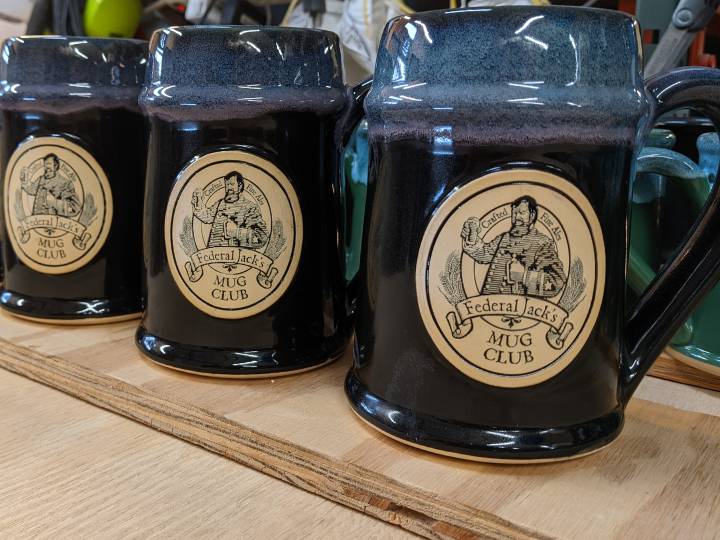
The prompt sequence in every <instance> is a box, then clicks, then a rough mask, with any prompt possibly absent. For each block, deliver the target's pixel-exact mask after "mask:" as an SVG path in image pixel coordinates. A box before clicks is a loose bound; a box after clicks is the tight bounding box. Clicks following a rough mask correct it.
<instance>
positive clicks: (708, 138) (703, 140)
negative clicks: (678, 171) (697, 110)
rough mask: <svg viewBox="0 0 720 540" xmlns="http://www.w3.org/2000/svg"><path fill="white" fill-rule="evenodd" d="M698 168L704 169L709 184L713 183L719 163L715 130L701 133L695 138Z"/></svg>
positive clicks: (718, 149)
mask: <svg viewBox="0 0 720 540" xmlns="http://www.w3.org/2000/svg"><path fill="white" fill-rule="evenodd" d="M697 149H698V153H699V154H700V168H701V169H702V170H703V171H705V174H707V176H708V179H709V180H710V183H711V184H714V183H715V177H716V176H717V172H718V163H720V139H718V134H717V133H716V132H711V133H703V134H702V135H700V136H699V137H698V139H697Z"/></svg>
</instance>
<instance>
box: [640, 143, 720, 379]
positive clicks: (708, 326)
mask: <svg viewBox="0 0 720 540" xmlns="http://www.w3.org/2000/svg"><path fill="white" fill-rule="evenodd" d="M661 131H663V132H667V130H653V134H652V135H651V137H650V140H649V142H650V143H653V144H663V145H664V146H665V147H664V148H658V147H654V146H648V147H646V148H645V149H644V150H643V151H642V152H641V154H640V157H639V158H638V161H637V173H638V175H637V178H636V181H635V184H634V186H633V210H632V222H631V231H630V233H631V248H630V255H629V261H628V285H629V287H630V289H631V290H632V291H633V292H634V293H637V294H639V293H641V292H642V291H643V290H645V288H646V287H647V286H648V285H649V284H650V282H651V281H652V280H653V279H654V277H655V270H656V269H657V268H659V267H660V266H661V265H662V264H663V262H664V256H663V255H664V254H663V253H662V249H661V246H662V243H663V242H662V235H663V229H662V226H661V227H658V226H657V224H656V223H657V211H658V209H665V210H672V212H673V215H677V213H681V214H683V215H685V216H686V217H687V218H690V219H694V218H696V217H697V216H698V215H699V213H700V211H701V209H702V207H703V205H704V204H705V200H706V199H707V197H708V195H709V194H710V191H711V189H712V180H713V179H714V177H715V175H716V171H717V165H718V156H720V144H719V143H718V136H717V134H715V133H708V134H705V135H701V136H700V137H699V138H698V151H699V153H700V157H701V163H702V165H698V164H696V163H695V162H693V161H692V160H691V159H689V158H688V157H686V156H684V155H683V154H680V153H678V152H674V151H673V150H670V149H669V148H668V146H667V145H668V143H669V142H670V141H671V140H673V137H669V136H668V135H667V133H659V132H661ZM668 188H674V189H668ZM670 192H672V196H670V195H669V193H670ZM666 226H667V225H666ZM718 319H720V287H715V288H714V289H713V290H712V291H711V292H710V293H709V294H708V296H707V297H706V298H705V299H704V300H703V301H702V302H701V303H700V305H699V306H698V307H697V308H696V309H695V311H694V312H693V314H692V316H691V317H690V318H689V319H688V320H687V321H686V322H685V324H684V325H683V326H682V327H681V328H680V330H678V332H677V333H676V334H675V336H674V337H673V339H672V341H671V344H670V346H669V347H668V349H667V352H668V353H669V354H670V355H671V356H673V357H674V358H676V359H678V360H680V361H682V362H685V363H687V364H690V365H692V366H693V367H695V368H698V369H702V370H704V371H708V372H711V373H714V374H717V375H720V332H718V330H717V322H716V321H718Z"/></svg>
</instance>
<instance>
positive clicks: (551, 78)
mask: <svg viewBox="0 0 720 540" xmlns="http://www.w3.org/2000/svg"><path fill="white" fill-rule="evenodd" d="M639 36H640V33H639V28H638V26H637V23H636V22H635V21H634V19H632V18H631V17H629V16H627V15H624V14H621V13H618V12H611V11H605V10H590V9H579V8H564V7H551V8H512V7H505V8H494V9H467V10H453V11H437V12H427V13H421V14H417V15H413V16H406V17H400V18H397V19H394V20H393V21H391V22H390V23H388V25H387V26H386V28H385V33H384V36H383V39H382V42H381V45H380V51H379V54H378V61H377V65H376V69H375V76H374V80H373V85H372V89H371V91H370V93H369V94H368V98H367V102H366V110H367V115H368V129H369V131H368V133H369V142H370V148H371V156H370V164H371V165H370V174H369V196H368V208H369V210H368V218H367V221H366V228H367V231H366V234H365V237H364V239H365V245H364V248H365V249H364V259H363V262H362V264H361V270H360V272H361V274H360V275H361V280H360V281H361V285H360V290H361V297H360V300H359V303H358V314H357V327H356V328H357V329H356V334H357V348H356V355H355V364H354V367H353V368H352V370H351V372H350V373H349V375H348V378H347V381H346V391H347V394H348V397H349V399H350V402H351V404H352V406H353V408H354V410H355V411H356V412H357V414H358V415H359V416H360V417H361V418H362V419H364V420H365V421H367V422H368V423H369V424H371V425H372V426H374V427H376V428H378V429H380V430H382V431H383V432H385V433H387V434H389V435H390V436H392V437H394V438H396V439H398V440H401V441H403V442H406V443H408V444H412V445H416V446H419V447H422V448H425V449H428V450H431V451H434V452H440V453H446V454H450V455H456V456H461V457H467V458H472V459H481V460H491V461H492V460H500V461H506V460H507V461H515V462H522V461H526V460H531V461H532V460H553V459H567V458H570V457H575V456H580V455H583V454H587V453H590V452H593V451H595V450H598V449H600V448H602V447H603V446H605V445H607V444H608V443H609V442H610V441H612V440H613V439H614V438H615V437H617V436H618V434H619V433H620V430H621V428H622V424H623V414H624V408H625V405H626V404H627V402H628V400H629V399H630V397H631V396H632V394H633V392H634V391H635V389H636V388H637V385H638V383H639V382H640V380H641V379H642V377H643V375H644V374H645V373H646V371H647V370H648V368H649V367H650V365H651V364H652V362H653V360H654V358H655V357H656V356H657V354H658V353H659V352H660V351H661V350H662V348H663V346H664V345H665V343H667V341H668V339H669V337H670V336H672V335H673V333H674V332H675V331H676V330H677V328H678V326H679V325H680V324H681V323H682V321H683V320H684V319H685V318H686V317H687V316H688V314H689V312H690V310H691V309H692V307H693V306H694V305H695V303H696V302H697V301H698V300H699V298H700V296H701V293H702V292H704V290H707V287H709V286H710V285H712V283H713V282H714V280H716V279H717V277H718V268H717V265H716V263H715V262H714V261H716V260H720V259H719V258H718V256H717V255H718V252H719V251H720V240H718V232H720V213H718V211H717V210H716V206H717V205H713V206H711V212H710V214H708V215H707V216H706V218H707V219H706V220H705V222H704V225H703V226H702V227H701V228H699V229H697V230H695V231H694V232H693V234H692V236H691V239H690V242H689V245H688V246H687V250H686V251H685V256H684V257H683V258H681V259H676V260H674V261H672V262H671V263H670V264H669V265H668V266H667V269H666V270H664V271H663V272H662V273H661V274H660V275H659V277H658V279H657V281H656V282H655V284H654V285H653V287H651V289H650V290H649V291H648V292H647V293H646V294H644V295H643V296H642V297H641V298H640V300H639V302H638V303H637V305H636V307H635V308H634V310H632V312H631V314H630V316H629V317H628V318H626V315H625V313H626V308H625V286H626V277H625V269H626V263H627V255H626V254H627V247H628V246H627V236H626V231H627V226H628V211H629V207H628V201H629V198H630V182H631V175H632V173H633V161H634V159H635V157H636V155H637V152H638V143H639V142H640V141H641V140H642V138H643V137H644V135H645V133H646V131H647V130H649V128H650V127H651V126H652V124H653V120H654V118H656V117H657V116H658V115H660V114H662V113H665V112H667V111H668V110H670V109H674V108H676V107H681V106H684V105H690V104H692V105H693V106H698V107H701V108H702V107H703V106H707V109H708V110H709V111H711V112H712V111H715V110H717V109H716V107H717V106H718V105H720V95H718V92H717V89H718V88H720V73H718V72H717V71H716V70H704V69H687V70H679V71H677V72H674V73H671V74H668V75H666V76H663V77H660V78H656V79H653V80H651V81H649V83H648V86H646V85H645V83H644V82H643V77H642V71H641V66H642V61H641V57H640V50H641V44H640V41H639ZM460 44H462V45H460ZM699 96H702V97H699Z"/></svg>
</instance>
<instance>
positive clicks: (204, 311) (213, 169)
mask: <svg viewBox="0 0 720 540" xmlns="http://www.w3.org/2000/svg"><path fill="white" fill-rule="evenodd" d="M150 49H151V50H150V62H149V65H148V72H147V82H146V85H145V87H144V89H143V93H142V96H141V98H140V103H141V106H142V107H143V108H144V110H145V112H146V113H147V114H148V116H149V117H150V122H151V132H150V148H149V157H148V172H147V179H148V182H147V190H146V195H145V261H146V266H147V274H146V282H147V294H146V299H145V312H144V315H143V319H142V323H141V326H140V328H139V330H138V333H137V344H138V346H139V347H140V350H141V351H143V352H144V353H145V354H147V355H149V356H150V357H151V358H152V359H153V360H155V361H157V362H160V363H162V364H164V365H166V366H169V367H173V368H176V369H181V370H185V371H191V372H196V373H203V374H210V375H219V376H234V377H254V376H268V375H277V374H284V373H293V372H298V371H302V370H305V369H310V368H313V367H318V366H320V365H323V364H324V363H326V362H328V361H329V360H330V359H333V358H335V357H337V356H338V355H339V354H340V353H341V352H342V351H343V350H344V349H345V347H346V346H347V342H348V339H349V337H350V314H349V302H348V300H347V293H346V283H345V260H344V258H343V256H342V255H343V254H342V246H343V243H344V236H343V235H344V230H345V229H344V227H343V226H342V225H343V223H344V221H343V204H342V201H341V200H340V197H338V196H337V194H339V193H341V192H342V190H340V188H339V186H338V175H337V171H338V169H339V160H340V158H339V154H338V151H337V149H339V148H341V147H342V143H343V142H344V141H345V139H347V137H348V136H349V133H350V131H351V129H352V127H353V126H354V124H353V120H354V119H355V118H356V117H357V116H358V113H359V112H360V111H361V108H360V107H358V106H357V105H356V104H355V102H354V101H353V96H351V95H348V93H347V91H346V88H345V86H344V84H343V80H342V65H341V58H340V44H339V42H338V38H337V36H336V35H335V34H332V33H330V32H324V31H318V30H302V29H287V28H269V27H252V26H222V27H203V26H196V27H188V28H168V29H165V30H162V31H158V32H156V33H155V34H154V36H153V39H152V42H151V47H150ZM359 92H360V94H359V95H358V99H360V96H361V95H362V93H363V90H360V91H359ZM345 122H347V124H346V123H345ZM346 126H347V127H346ZM336 138H337V140H336Z"/></svg>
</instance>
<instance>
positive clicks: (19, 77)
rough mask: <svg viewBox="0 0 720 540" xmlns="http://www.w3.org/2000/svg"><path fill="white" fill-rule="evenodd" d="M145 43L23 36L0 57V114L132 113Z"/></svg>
mask: <svg viewBox="0 0 720 540" xmlns="http://www.w3.org/2000/svg"><path fill="white" fill-rule="evenodd" d="M146 55H147V43H146V42H145V41H140V40H134V39H114V38H90V37H65V36H23V37H15V38H10V39H7V40H6V41H5V42H4V43H3V45H2V52H1V53H0V108H3V109H12V110H25V111H29V110H33V111H44V112H50V113H52V112H60V113H68V112H74V111H80V110H83V109H86V108H91V107H101V108H130V109H137V97H138V93H139V91H140V86H141V85H142V81H143V77H144V74H145V64H146Z"/></svg>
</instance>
